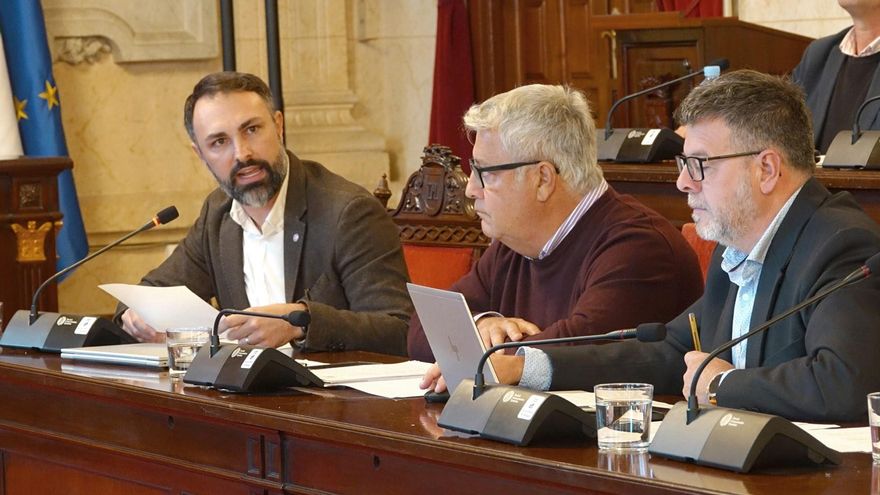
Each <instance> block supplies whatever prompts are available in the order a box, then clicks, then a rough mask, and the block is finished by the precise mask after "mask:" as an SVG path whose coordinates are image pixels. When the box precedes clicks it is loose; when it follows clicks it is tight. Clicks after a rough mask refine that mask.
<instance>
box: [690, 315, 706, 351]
mask: <svg viewBox="0 0 880 495" xmlns="http://www.w3.org/2000/svg"><path fill="white" fill-rule="evenodd" d="M688 321H690V322H691V338H692V339H694V350H695V351H698V352H702V351H703V349H702V346H701V345H700V331H699V330H698V329H697V317H696V316H694V314H693V313H688Z"/></svg>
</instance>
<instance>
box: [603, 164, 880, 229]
mask: <svg viewBox="0 0 880 495" xmlns="http://www.w3.org/2000/svg"><path fill="white" fill-rule="evenodd" d="M601 165H602V170H603V171H604V172H605V179H606V180H607V181H608V183H609V184H611V186H612V187H614V189H615V190H617V192H620V193H623V194H630V195H632V196H635V197H636V198H637V199H638V200H640V201H641V202H643V203H644V204H646V205H648V206H649V207H651V208H653V209H654V210H655V211H657V212H659V213H660V214H661V215H663V216H664V217H666V218H668V219H669V220H670V221H671V222H672V223H673V225H675V226H677V227H681V225H682V224H684V223H687V222H691V221H692V220H691V209H690V208H689V207H688V205H687V195H686V194H685V193H683V192H681V191H679V190H678V188H677V187H676V186H675V181H676V179H677V178H678V169H677V168H676V167H675V164H674V163H672V162H662V163H638V164H637V163H602V164H601ZM815 176H816V178H817V179H819V181H820V182H822V183H823V184H825V187H827V188H828V189H829V190H830V191H831V192H832V193H835V192H839V191H849V192H850V193H851V194H852V195H853V196H854V197H855V198H856V201H858V202H859V205H861V207H862V208H863V209H864V210H865V211H866V212H867V213H868V215H869V216H870V217H871V218H873V219H874V220H875V221H877V222H878V223H880V171H877V170H862V171H841V170H835V169H817V170H816V174H815Z"/></svg>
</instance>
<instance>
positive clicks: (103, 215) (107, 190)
mask: <svg viewBox="0 0 880 495" xmlns="http://www.w3.org/2000/svg"><path fill="white" fill-rule="evenodd" d="M42 2H43V6H44V9H45V10H46V16H47V27H48V30H49V36H50V40H51V43H50V44H51V45H52V46H53V49H54V51H55V54H56V55H57V56H58V57H59V60H58V61H56V63H55V64H54V70H55V77H56V80H57V82H58V87H59V88H60V92H61V98H62V108H63V118H64V125H65V131H66V135H67V141H68V145H69V148H70V153H71V156H72V158H73V160H74V163H75V169H74V177H75V179H76V183H77V187H78V192H79V197H80V204H81V207H82V210H83V218H84V221H85V225H86V230H87V231H88V234H89V243H90V245H91V248H92V250H96V249H99V248H100V247H102V246H104V245H106V243H107V242H109V241H110V240H112V239H114V238H116V237H118V236H120V235H121V234H123V233H124V232H127V231H128V230H131V229H133V228H135V227H137V226H139V225H141V224H142V223H143V222H144V221H146V219H147V218H149V217H150V216H151V215H152V214H153V213H154V212H156V211H158V210H159V209H161V208H163V207H165V206H167V205H169V204H175V205H177V207H178V209H179V210H180V212H181V218H180V219H179V220H177V221H176V222H175V224H176V225H175V224H172V225H170V226H167V227H163V228H161V229H156V230H155V231H151V232H148V233H147V234H145V235H142V236H140V237H138V238H136V239H133V240H132V241H130V242H129V243H127V244H126V245H124V246H121V247H120V248H117V250H115V251H111V252H109V253H107V254H106V255H104V256H102V257H101V258H98V259H96V260H95V261H94V262H92V263H91V264H90V265H87V266H85V267H83V268H82V269H80V270H78V271H77V272H75V273H74V274H73V275H72V276H71V277H69V278H68V279H67V280H65V281H64V282H62V284H61V285H60V289H59V295H60V304H61V307H62V309H63V310H68V311H79V312H83V313H108V312H112V310H113V308H114V306H115V301H114V300H113V299H112V298H111V297H109V296H107V295H105V294H104V293H103V292H102V291H100V290H99V289H97V288H96V287H97V285H98V284H100V283H106V282H128V283H135V282H137V281H138V280H139V278H140V277H141V276H142V275H143V274H144V273H146V272H147V271H148V270H149V269H150V268H151V267H153V266H155V265H156V264H158V263H159V262H160V261H161V260H162V259H163V257H164V256H166V254H167V249H168V246H170V245H173V244H174V243H175V242H177V241H178V240H179V239H180V237H181V236H182V235H183V233H184V232H185V231H186V228H187V227H188V226H189V225H190V224H191V223H192V221H193V219H194V218H195V217H196V216H197V214H198V210H199V207H200V205H201V202H202V200H203V198H204V196H205V195H206V194H207V192H208V191H210V190H211V189H213V187H214V180H213V177H212V176H211V175H210V174H209V173H208V172H207V171H206V169H205V167H204V165H203V164H201V163H200V162H199V160H198V159H197V158H196V156H195V155H194V154H193V153H192V151H191V149H190V144H189V140H188V137H187V135H186V133H185V131H184V129H183V126H182V125H181V120H182V112H181V108H182V104H183V101H184V99H185V97H186V96H187V95H188V94H189V92H190V90H191V89H192V86H193V84H194V83H195V82H196V81H197V80H198V79H199V78H200V77H201V76H203V75H204V74H206V73H208V72H213V71H216V70H220V69H221V67H222V63H221V59H220V57H219V38H218V36H219V34H218V32H219V21H218V20H217V19H216V16H217V14H216V12H214V14H213V17H211V16H204V12H202V9H205V8H209V9H215V6H214V5H213V4H214V2H213V1H205V0H151V2H150V6H151V8H150V10H149V11H148V12H147V11H144V9H141V8H140V7H141V5H142V4H143V2H140V3H139V2H137V1H135V0H42ZM206 6H207V7H206ZM234 7H235V21H236V51H237V59H238V68H239V70H243V71H248V72H254V73H256V74H258V75H261V76H263V77H265V76H266V51H265V38H264V33H265V28H264V18H265V17H264V16H265V12H264V2H258V1H254V0H235V2H234ZM279 8H280V11H281V16H280V32H281V38H282V40H281V41H282V51H281V55H282V67H283V84H284V99H285V110H286V126H287V138H288V144H289V145H290V147H291V148H292V149H293V150H294V151H296V152H297V153H298V154H299V155H301V156H303V157H306V158H313V159H318V160H320V161H322V162H324V163H326V164H327V165H328V166H329V167H330V168H332V169H334V170H337V171H338V172H340V173H343V174H345V175H346V176H347V177H349V178H351V179H352V180H354V181H356V182H358V183H361V184H362V185H364V186H365V187H367V188H368V189H372V188H373V187H374V186H375V183H376V180H377V179H378V177H379V175H380V174H381V173H383V172H384V173H387V174H388V175H389V177H390V179H391V189H392V191H395V192H397V191H400V189H401V188H402V186H403V183H404V181H405V179H406V177H408V175H409V174H410V173H411V172H413V171H414V170H416V169H417V168H418V166H419V163H420V161H419V157H420V154H421V150H422V147H423V146H424V145H425V144H426V141H427V136H428V122H429V111H430V102H431V89H432V87H431V81H432V77H433V63H434V40H435V30H436V22H437V14H436V0H280V1H279ZM731 8H732V10H733V11H734V12H736V13H737V14H738V15H739V16H740V17H741V18H743V19H744V20H747V21H750V22H755V23H759V24H764V25H767V26H769V27H773V28H777V29H783V30H788V31H793V32H796V33H800V34H805V35H808V36H814V37H815V36H821V35H824V34H828V33H832V32H835V31H837V30H838V29H841V28H842V27H844V26H846V25H847V24H848V18H847V16H846V13H845V12H844V11H843V10H842V9H840V8H839V7H838V6H837V4H836V2H835V1H833V0H781V1H772V0H738V1H736V0H734V1H732V3H731ZM126 9H128V10H126ZM109 11H112V12H113V14H112V15H111V14H107V12H109ZM119 12H122V13H121V14H120V13H119ZM126 12H127V13H126ZM200 12H201V15H203V17H202V18H200V17H199V15H200ZM174 15H176V16H178V17H180V19H183V21H182V22H178V23H176V24H175V23H173V22H172V23H169V22H168V21H167V19H166V20H164V21H163V20H162V19H163V16H174ZM120 19H122V20H124V21H125V23H124V25H123V27H122V28H120V27H119V25H117V24H113V22H111V21H114V22H116V21H118V20H120ZM200 19H201V20H200ZM200 22H203V23H207V24H206V25H201V24H199V23H200ZM211 22H213V23H214V24H211ZM169 24H171V25H172V26H173V27H174V29H172V30H169V33H170V34H167V35H166V36H165V37H166V38H169V39H170V40H171V41H173V43H170V45H171V46H172V49H171V50H168V49H166V50H164V51H163V49H162V47H161V46H158V47H157V46H154V45H156V39H157V36H155V35H153V36H140V37H138V36H132V35H131V33H132V32H136V31H138V30H143V29H147V30H149V29H150V26H158V27H164V28H167V26H168V25H169ZM206 32H210V33H213V35H206V34H205V33H206ZM181 33H183V34H181ZM88 36H97V37H96V38H90V37H88ZM158 38H159V43H158V44H159V45H161V44H162V43H161V41H162V40H161V38H162V37H161V36H158ZM169 39H166V40H165V44H168V43H167V42H168V41H169ZM77 43H79V44H85V46H84V48H80V50H79V52H77V51H76V49H75V47H76V46H78V45H77ZM175 44H177V45H180V46H184V45H185V46H186V47H187V49H186V50H177V51H175V50H174V49H173V47H174V45H175ZM212 46H213V50H214V51H213V52H212V51H211V50H212ZM71 47H74V49H73V51H74V55H75V56H73V57H71V56H70V53H68V52H70V51H71ZM135 48H137V49H135ZM184 52H185V53H184ZM83 53H86V54H87V55H88V56H87V57H83V56H82V54H83ZM163 53H164V54H165V55H163ZM169 53H170V55H168V54H169ZM175 53H177V54H178V55H175ZM181 53H182V55H181ZM62 58H64V59H66V60H69V62H65V61H61V59H62ZM181 58H182V59H181ZM396 201H397V197H396V196H395V197H393V198H392V200H391V204H392V205H394V204H396Z"/></svg>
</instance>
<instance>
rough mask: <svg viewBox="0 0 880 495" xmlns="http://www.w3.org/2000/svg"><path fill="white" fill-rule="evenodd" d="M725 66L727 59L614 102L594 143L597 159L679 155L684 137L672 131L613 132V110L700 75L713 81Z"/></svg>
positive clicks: (642, 159) (625, 160) (637, 159)
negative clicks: (601, 132) (602, 132)
mask: <svg viewBox="0 0 880 495" xmlns="http://www.w3.org/2000/svg"><path fill="white" fill-rule="evenodd" d="M728 65H729V64H728V62H727V59H719V60H715V61H712V62H710V63H709V65H707V66H706V67H704V68H703V70H702V71H696V72H691V73H689V74H685V75H684V76H682V77H679V78H678V79H673V80H671V81H666V82H664V83H662V84H658V85H656V86H654V87H651V88H647V89H643V90H641V91H638V92H635V93H633V94H630V95H627V96H624V97H623V98H621V99H619V100H617V101H615V102H614V104H613V105H611V108H610V109H609V110H608V116H607V117H606V119H605V134H604V136H600V137H599V140H598V143H597V157H598V158H599V160H600V161H613V162H622V163H653V162H657V161H661V160H671V159H672V158H674V157H675V155H677V154H679V153H681V152H682V150H683V149H684V138H683V137H681V136H679V135H678V134H676V133H675V132H674V131H672V129H668V128H665V127H661V128H656V129H639V128H632V129H629V128H627V129H616V132H615V130H614V129H613V128H612V126H611V124H612V116H613V115H614V111H615V110H616V109H617V107H618V106H620V104H621V103H624V102H627V101H630V100H632V99H633V98H638V97H639V96H643V95H646V94H648V93H651V92H654V91H657V90H658V89H661V88H665V87H667V86H671V85H673V84H676V83H679V82H681V81H684V80H687V79H690V78H692V77H697V76H699V75H701V74H702V75H703V76H705V77H706V79H707V80H708V79H714V78H716V77H718V75H720V74H721V70H722V69H726V68H727V66H728Z"/></svg>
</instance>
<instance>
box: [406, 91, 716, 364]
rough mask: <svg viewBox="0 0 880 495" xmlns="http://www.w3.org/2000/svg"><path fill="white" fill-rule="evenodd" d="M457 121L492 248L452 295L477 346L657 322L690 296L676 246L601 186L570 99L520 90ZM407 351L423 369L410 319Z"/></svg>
mask: <svg viewBox="0 0 880 495" xmlns="http://www.w3.org/2000/svg"><path fill="white" fill-rule="evenodd" d="M464 124H465V127H466V128H467V129H468V131H469V132H470V133H471V134H472V135H473V137H474V141H473V143H474V149H473V156H474V159H473V161H472V162H471V177H470V180H469V181H468V186H467V189H466V194H467V195H468V197H470V198H473V199H474V208H475V210H476V212H477V215H479V217H480V220H481V226H482V229H483V232H485V234H486V235H487V236H488V237H490V238H492V239H493V242H492V245H491V246H490V247H489V249H488V250H487V251H486V252H485V253H484V254H483V256H481V257H480V260H479V261H478V262H477V264H476V266H475V267H474V268H473V269H472V270H471V272H470V273H468V274H467V275H465V276H464V277H463V278H462V279H460V280H459V281H458V282H456V283H455V284H454V285H453V287H452V290H455V291H459V292H461V293H462V294H464V296H465V298H466V299H467V301H468V304H469V306H470V308H471V309H472V310H474V311H477V312H480V313H483V314H482V315H478V316H482V317H479V318H478V321H477V325H478V327H479V329H480V332H481V334H482V336H483V339H484V341H485V343H486V345H487V346H489V345H492V344H497V343H500V342H504V341H505V340H515V341H516V340H523V339H525V340H530V339H531V340H533V339H543V338H554V337H569V336H575V335H589V334H598V333H603V332H606V331H609V330H613V329H616V328H621V327H626V326H633V325H635V324H636V323H639V322H642V321H645V320H650V321H665V320H667V319H669V318H672V317H673V316H675V315H676V314H678V312H680V311H681V310H682V309H684V308H685V307H687V306H688V305H689V304H691V303H692V302H693V301H694V300H696V299H697V298H698V297H699V296H700V294H701V293H702V286H703V284H702V277H701V274H700V269H699V266H698V264H697V260H696V256H695V254H694V252H693V250H691V248H690V247H689V245H688V244H687V241H685V240H684V238H683V237H682V236H681V234H680V233H679V232H678V231H677V230H676V229H675V228H674V227H673V226H672V225H671V224H670V223H669V222H668V221H667V220H665V219H664V218H662V217H661V216H660V215H658V214H657V213H656V212H654V211H651V210H650V209H648V208H646V207H645V206H644V205H642V204H640V203H639V202H637V201H636V200H634V199H633V198H631V197H628V196H622V195H620V194H618V193H617V192H615V191H614V190H613V189H612V188H610V187H609V186H608V183H607V182H605V179H604V178H603V176H602V169H601V168H600V167H599V165H598V164H597V162H596V129H595V124H594V123H593V118H592V116H591V115H590V110H589V107H588V105H587V101H586V99H585V98H584V96H583V95H582V94H581V93H579V92H577V91H574V90H571V89H569V88H565V87H562V86H548V85H540V84H533V85H530V86H523V87H520V88H516V89H514V90H512V91H509V92H507V93H503V94H500V95H497V96H494V97H492V98H490V99H489V100H487V101H485V102H484V103H482V104H479V105H475V106H473V107H472V108H471V109H470V110H469V111H468V112H467V114H466V115H465V116H464ZM407 344H408V348H409V353H410V356H411V357H413V358H416V359H421V360H433V354H432V353H431V350H430V347H429V346H428V343H427V340H426V338H425V335H424V331H423V330H422V327H421V324H420V322H419V321H418V319H417V318H415V317H414V318H413V322H412V323H411V325H410V330H409V340H408V342H407ZM432 373H433V374H437V370H436V369H434V370H433V371H432Z"/></svg>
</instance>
